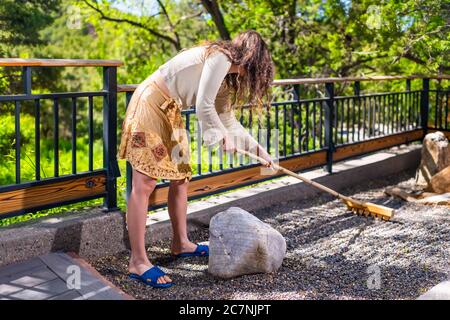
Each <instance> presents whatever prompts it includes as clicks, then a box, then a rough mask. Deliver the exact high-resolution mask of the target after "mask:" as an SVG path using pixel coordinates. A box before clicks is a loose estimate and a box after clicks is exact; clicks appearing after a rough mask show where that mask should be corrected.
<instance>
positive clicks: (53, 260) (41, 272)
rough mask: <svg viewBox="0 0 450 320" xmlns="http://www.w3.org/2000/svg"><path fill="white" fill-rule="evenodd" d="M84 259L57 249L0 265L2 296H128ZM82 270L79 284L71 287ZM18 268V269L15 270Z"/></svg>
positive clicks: (57, 297)
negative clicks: (74, 278)
mask: <svg viewBox="0 0 450 320" xmlns="http://www.w3.org/2000/svg"><path fill="white" fill-rule="evenodd" d="M84 263H85V262H84V261H82V260H80V263H78V262H77V261H76V260H75V259H73V258H72V257H70V256H69V255H67V254H65V253H62V252H54V253H50V254H46V255H44V256H40V257H38V258H34V259H30V260H27V261H24V262H22V263H16V264H13V265H8V266H5V267H2V268H0V298H1V299H19V300H43V299H53V300H57V299H58V300H73V299H83V300H84V299H89V300H97V299H99V300H123V299H124V296H123V295H122V294H121V292H120V291H118V290H117V289H116V288H114V287H113V286H112V285H110V284H108V283H107V282H105V281H104V280H103V279H102V278H101V277H100V276H99V275H97V274H95V270H94V269H92V270H89V268H91V267H90V266H89V265H88V264H85V265H84ZM74 270H75V272H76V273H78V274H79V287H75V288H72V287H69V286H68V283H70V284H72V282H71V280H72V279H73V276H74ZM14 271H16V272H14Z"/></svg>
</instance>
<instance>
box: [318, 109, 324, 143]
mask: <svg viewBox="0 0 450 320" xmlns="http://www.w3.org/2000/svg"><path fill="white" fill-rule="evenodd" d="M319 128H320V129H319V145H320V149H322V148H323V143H324V142H323V141H324V137H323V104H322V101H319Z"/></svg>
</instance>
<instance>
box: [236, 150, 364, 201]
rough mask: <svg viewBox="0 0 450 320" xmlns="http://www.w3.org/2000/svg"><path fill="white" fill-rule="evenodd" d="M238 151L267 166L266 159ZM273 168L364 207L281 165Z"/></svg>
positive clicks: (275, 165) (274, 164) (244, 151)
mask: <svg viewBox="0 0 450 320" xmlns="http://www.w3.org/2000/svg"><path fill="white" fill-rule="evenodd" d="M236 151H237V152H239V153H242V154H244V155H247V156H249V157H250V158H253V159H255V160H258V161H260V162H261V163H263V164H267V161H266V160H265V159H263V158H261V157H259V156H257V155H256V154H253V153H251V152H248V151H246V150H243V149H240V148H236ZM272 167H273V168H274V169H276V170H281V171H283V172H284V173H285V174H288V175H290V176H292V177H295V178H297V179H300V180H302V181H303V182H305V183H307V184H309V185H311V186H313V187H316V188H318V189H320V190H322V191H324V192H327V193H329V194H331V195H333V196H335V197H337V198H339V199H342V200H346V201H351V202H354V203H357V204H360V205H363V203H362V202H361V201H358V200H355V199H352V198H349V197H347V196H344V195H343V194H340V193H339V192H337V191H334V190H333V189H330V188H328V187H326V186H324V185H322V184H320V183H317V182H315V181H312V180H309V179H308V178H305V177H302V176H301V175H299V174H297V173H295V172H292V171H291V170H288V169H286V168H283V167H282V166H279V165H278V164H276V163H273V165H272Z"/></svg>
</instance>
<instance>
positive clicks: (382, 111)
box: [381, 94, 386, 135]
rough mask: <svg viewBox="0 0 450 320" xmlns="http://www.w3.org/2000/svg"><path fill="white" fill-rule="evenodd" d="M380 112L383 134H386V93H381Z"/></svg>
mask: <svg viewBox="0 0 450 320" xmlns="http://www.w3.org/2000/svg"><path fill="white" fill-rule="evenodd" d="M381 114H382V118H383V135H385V134H386V95H385V94H383V105H382V107H381Z"/></svg>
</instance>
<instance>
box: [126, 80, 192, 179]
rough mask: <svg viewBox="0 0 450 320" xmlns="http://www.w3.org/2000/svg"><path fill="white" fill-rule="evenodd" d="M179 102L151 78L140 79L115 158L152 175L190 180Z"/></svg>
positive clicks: (184, 131)
mask: <svg viewBox="0 0 450 320" xmlns="http://www.w3.org/2000/svg"><path fill="white" fill-rule="evenodd" d="M181 109H182V107H181V105H180V104H179V103H178V102H177V101H176V100H175V99H174V98H172V97H169V96H167V95H166V94H165V93H164V92H163V91H162V90H161V89H160V88H159V86H158V85H157V84H156V82H154V81H153V80H150V79H147V80H145V81H144V82H143V83H141V84H140V85H139V86H138V87H137V89H136V91H135V92H134V93H133V96H132V97H131V99H130V102H129V104H128V107H127V111H126V114H125V118H124V120H123V123H122V136H121V139H120V146H119V149H118V152H117V159H126V160H127V161H128V162H129V163H130V164H131V166H132V167H133V169H135V170H136V171H139V172H141V173H143V174H145V175H147V176H149V177H151V178H153V179H168V180H180V179H185V180H191V179H192V172H191V165H190V145H189V141H188V135H187V133H186V130H185V126H184V122H183V118H182V115H181Z"/></svg>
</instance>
